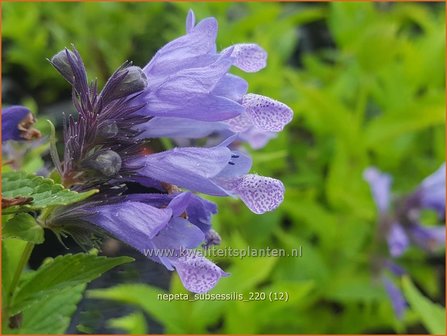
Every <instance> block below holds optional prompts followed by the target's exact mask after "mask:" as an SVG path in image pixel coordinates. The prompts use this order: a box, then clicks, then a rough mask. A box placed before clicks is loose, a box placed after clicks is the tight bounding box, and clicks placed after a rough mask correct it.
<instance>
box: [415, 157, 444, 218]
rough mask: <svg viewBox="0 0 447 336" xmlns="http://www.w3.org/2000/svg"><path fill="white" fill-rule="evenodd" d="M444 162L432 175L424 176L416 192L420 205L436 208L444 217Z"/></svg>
mask: <svg viewBox="0 0 447 336" xmlns="http://www.w3.org/2000/svg"><path fill="white" fill-rule="evenodd" d="M445 188H446V186H445V163H443V164H442V166H441V167H440V168H439V169H438V170H437V171H436V172H434V173H433V174H432V175H430V176H428V177H427V178H425V179H424V180H423V181H422V183H421V185H420V187H419V189H418V191H417V193H418V195H419V197H420V202H421V206H422V207H424V208H428V209H433V210H436V211H437V212H438V214H439V216H440V217H441V218H444V217H445Z"/></svg>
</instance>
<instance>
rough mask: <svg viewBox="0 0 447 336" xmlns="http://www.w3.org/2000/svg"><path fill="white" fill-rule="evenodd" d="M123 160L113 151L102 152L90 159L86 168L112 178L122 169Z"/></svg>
mask: <svg viewBox="0 0 447 336" xmlns="http://www.w3.org/2000/svg"><path fill="white" fill-rule="evenodd" d="M121 164H122V160H121V157H120V156H119V154H118V153H116V152H114V151H113V150H110V149H108V150H105V151H100V152H98V153H97V154H95V155H94V156H93V157H91V158H90V159H88V161H87V163H86V166H87V167H89V168H92V169H94V170H96V171H98V172H100V173H101V174H102V175H104V176H107V177H112V176H115V175H117V174H118V172H119V171H120V169H121Z"/></svg>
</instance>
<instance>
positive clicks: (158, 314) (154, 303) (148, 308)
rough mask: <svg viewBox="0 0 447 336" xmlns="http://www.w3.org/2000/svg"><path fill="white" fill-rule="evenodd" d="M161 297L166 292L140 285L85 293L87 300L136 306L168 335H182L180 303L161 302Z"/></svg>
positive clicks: (183, 321) (182, 323) (120, 286)
mask: <svg viewBox="0 0 447 336" xmlns="http://www.w3.org/2000/svg"><path fill="white" fill-rule="evenodd" d="M162 295H168V292H166V291H164V290H161V289H159V288H155V287H151V286H147V285H142V284H131V285H119V286H115V287H112V288H107V289H94V290H89V291H87V297H89V298H94V299H105V300H114V301H119V302H123V303H127V304H133V305H136V306H138V307H140V308H141V309H143V310H144V311H145V312H147V313H148V314H150V315H151V316H153V317H154V318H155V319H156V320H158V321H159V322H161V323H163V325H164V326H165V327H166V328H167V329H168V330H169V332H170V333H171V332H172V333H182V331H184V329H183V328H184V324H185V320H184V318H185V316H184V315H183V314H180V313H179V312H180V310H179V309H178V305H179V304H181V303H182V301H180V300H179V301H176V300H172V301H167V300H161V299H160V298H159V297H160V296H162Z"/></svg>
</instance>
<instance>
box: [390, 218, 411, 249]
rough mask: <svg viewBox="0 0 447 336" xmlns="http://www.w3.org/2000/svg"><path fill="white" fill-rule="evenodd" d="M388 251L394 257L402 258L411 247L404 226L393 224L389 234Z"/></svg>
mask: <svg viewBox="0 0 447 336" xmlns="http://www.w3.org/2000/svg"><path fill="white" fill-rule="evenodd" d="M386 239H387V242H388V249H389V251H390V254H391V256H392V257H399V256H401V255H402V254H403V253H404V252H405V251H406V250H407V248H408V246H409V245H410V242H409V239H408V236H407V234H406V233H405V230H404V229H403V227H402V225H400V224H399V223H397V222H396V223H393V224H392V225H391V227H390V229H389V231H388V232H387V235H386Z"/></svg>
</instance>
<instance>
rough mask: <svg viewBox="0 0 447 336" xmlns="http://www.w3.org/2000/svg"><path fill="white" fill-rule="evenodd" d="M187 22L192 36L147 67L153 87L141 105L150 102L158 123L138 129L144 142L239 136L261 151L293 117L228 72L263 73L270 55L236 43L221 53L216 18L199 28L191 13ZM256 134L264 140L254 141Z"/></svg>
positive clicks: (163, 51) (174, 44) (171, 46)
mask: <svg viewBox="0 0 447 336" xmlns="http://www.w3.org/2000/svg"><path fill="white" fill-rule="evenodd" d="M186 22H187V24H186V26H187V34H186V35H184V36H182V37H180V38H178V39H176V40H174V41H172V42H170V43H168V44H167V45H166V46H164V47H163V48H162V49H161V50H160V51H158V52H157V54H156V55H155V56H154V57H153V58H152V60H151V61H150V62H149V64H148V65H147V66H146V67H145V68H144V72H145V74H146V76H147V78H148V81H149V85H148V87H147V89H146V90H145V92H146V94H145V95H143V96H141V97H140V100H141V101H144V102H147V105H146V107H145V108H144V109H143V111H144V113H146V114H147V115H149V116H152V117H154V118H152V119H151V120H149V121H148V122H147V123H145V124H143V125H140V126H139V127H138V129H139V130H141V131H142V133H141V135H140V137H145V138H150V137H174V138H191V139H197V138H202V137H206V136H209V135H211V134H215V133H218V134H226V135H227V136H228V134H229V135H232V134H239V135H240V139H241V140H246V141H247V142H249V144H250V145H252V146H253V148H260V147H261V145H262V143H266V142H267V141H268V139H269V138H271V137H272V133H273V134H274V133H276V132H280V131H281V130H282V129H283V128H284V126H285V125H286V124H287V123H289V122H290V121H291V120H292V116H293V112H292V110H291V109H290V108H289V107H288V106H286V105H285V104H283V103H280V102H278V101H276V100H274V99H271V98H268V97H264V96H261V95H257V94H253V93H247V88H248V84H247V82H246V81H245V80H243V79H242V78H240V77H238V76H235V75H232V74H230V73H229V70H230V67H231V66H235V67H238V68H240V69H242V70H243V71H246V72H256V71H259V70H261V69H262V68H264V67H265V65H266V59H267V53H266V52H265V51H264V50H263V49H262V48H261V47H259V46H258V45H256V44H236V45H233V46H231V47H228V48H226V49H224V50H223V51H222V52H220V53H219V52H217V50H216V41H215V40H216V35H217V21H216V20H215V19H214V18H206V19H204V20H202V21H200V22H199V23H198V24H197V25H195V18H194V13H193V12H192V11H190V12H189V13H188V17H187V19H186ZM191 119H193V120H194V121H192V120H191ZM254 134H256V135H257V138H259V137H260V135H261V134H265V136H264V137H263V139H262V141H260V140H259V139H253V140H252V137H253V135H254Z"/></svg>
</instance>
